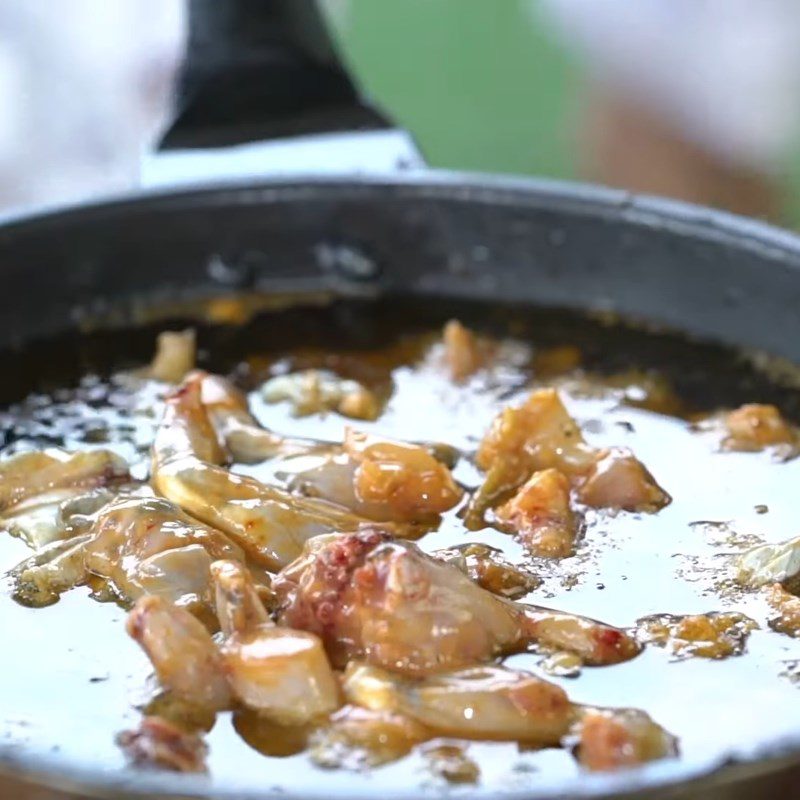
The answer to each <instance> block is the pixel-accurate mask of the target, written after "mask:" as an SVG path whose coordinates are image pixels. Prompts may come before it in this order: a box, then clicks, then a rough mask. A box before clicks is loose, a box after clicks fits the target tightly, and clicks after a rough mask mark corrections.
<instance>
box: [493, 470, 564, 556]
mask: <svg viewBox="0 0 800 800" xmlns="http://www.w3.org/2000/svg"><path fill="white" fill-rule="evenodd" d="M569 498H570V488H569V481H568V480H567V478H566V476H565V475H564V474H563V473H561V472H559V471H558V470H557V469H553V468H550V469H545V470H540V471H538V472H534V473H533V475H532V476H531V477H530V478H529V479H528V481H527V482H526V483H524V484H523V485H522V486H521V487H520V488H519V490H518V491H517V493H516V494H515V495H514V496H513V497H512V498H511V499H510V500H509V501H508V502H506V503H504V504H503V505H502V506H500V507H499V508H498V509H496V511H495V515H496V517H497V519H498V521H499V522H500V523H502V525H503V526H504V527H505V528H507V529H508V530H510V531H511V532H513V533H514V534H516V538H517V539H518V540H519V541H520V542H521V543H522V545H523V546H524V547H525V549H526V550H527V551H528V552H529V553H530V554H531V555H534V556H540V557H542V558H565V557H566V556H570V555H572V554H573V553H574V552H575V540H576V538H577V535H578V517H577V515H576V514H575V513H574V512H573V511H572V509H571V508H570V502H569Z"/></svg>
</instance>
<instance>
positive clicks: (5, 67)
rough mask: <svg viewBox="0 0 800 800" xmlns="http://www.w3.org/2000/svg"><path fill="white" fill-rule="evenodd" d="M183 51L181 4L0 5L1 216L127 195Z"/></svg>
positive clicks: (89, 0)
mask: <svg viewBox="0 0 800 800" xmlns="http://www.w3.org/2000/svg"><path fill="white" fill-rule="evenodd" d="M221 1H222V2H224V0H221ZM184 48H185V11H184V2H183V0H0V208H2V209H9V208H13V209H14V210H19V209H25V208H30V207H33V206H42V205H57V204H61V203H65V202H71V201H75V200H79V199H82V198H85V197H88V196H91V195H95V194H105V193H110V192H115V191H120V190H124V189H126V188H128V187H130V186H132V185H135V184H136V183H137V181H138V170H139V157H140V154H141V151H142V149H143V148H145V147H148V146H150V145H151V143H152V142H153V141H154V139H155V138H156V137H157V135H158V133H159V131H160V130H161V128H162V127H163V126H164V125H165V124H166V123H167V121H168V119H169V113H170V111H169V109H170V106H171V101H172V93H173V89H174V83H175V81H174V78H175V74H176V71H177V68H178V66H179V64H180V60H181V58H182V55H183V52H184Z"/></svg>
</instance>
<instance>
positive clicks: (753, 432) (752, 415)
mask: <svg viewBox="0 0 800 800" xmlns="http://www.w3.org/2000/svg"><path fill="white" fill-rule="evenodd" d="M724 423H725V428H726V430H727V433H728V435H727V437H726V438H725V439H724V441H723V445H724V446H725V447H727V448H729V449H731V450H763V449H764V448H766V447H772V446H775V445H795V446H796V445H797V440H798V436H797V431H796V430H795V429H794V428H793V427H792V426H791V425H789V423H788V422H786V420H785V419H784V418H783V417H782V416H781V412H780V411H778V409H777V408H776V407H775V406H771V405H763V404H760V403H747V404H746V405H743V406H740V407H739V408H737V409H735V410H733V411H730V412H728V414H727V415H726V416H725V418H724Z"/></svg>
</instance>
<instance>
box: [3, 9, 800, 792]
mask: <svg viewBox="0 0 800 800" xmlns="http://www.w3.org/2000/svg"><path fill="white" fill-rule="evenodd" d="M200 5H201V4H198V6H200ZM202 5H207V7H206V8H205V9H204V10H205V13H213V5H215V4H212V3H209V4H202ZM216 5H217V6H222V5H223V4H219V3H217V4H216ZM224 5H225V7H226V10H225V12H224V14H225V15H226V20H227V21H225V23H224V25H223V24H222V22H220V28H219V30H223V31H226V32H227V33H228V34H229V35H230V37H231V38H230V39H229V40H225V37H223V39H222V40H221V41H222V45H220V46H221V47H222V48H223V49H226V48H227V53H228V55H230V53H231V52H234V53H239V55H241V52H242V51H240V50H237V48H236V47H232V45H231V42H232V41H235V39H236V37H237V36H238V35H240V33H241V30H242V27H241V26H242V22H241V18H238V19H237V18H236V16H235V15H233V16H230V17H227V15H228V14H232V13H233V12H232V11H231V8H232V7H233V6H235V5H237V4H234V3H232V2H231V1H230V0H228V2H226V3H225V4H224ZM252 5H253V4H251V3H242V4H241V6H242V7H243V9H244V10H245V11H248V10H249V11H253V8H252ZM265 5H267V6H269V7H270V8H271V9H272V10H273V11H274V13H276V14H278V17H276V19H280V20H286V19H287V17H286V16H285V13H284V12H286V10H287V9H286V7H283V8H281V7H280V4H275V5H274V6H273V5H270V4H265ZM300 5H303V4H297V3H292V4H291V6H292V10H291V14H292V19H293V20H296V16H295V15H296V14H297V13H298V9H299V6H300ZM257 10H258V9H257ZM261 10H263V9H261ZM305 10H306V11H308V9H307V8H306V9H305ZM312 19H313V18H312ZM195 24H196V27H195V38H196V40H197V37H200V40H201V42H200V44H202V39H203V36H201V33H202V32H203V31H205V33H206V34H207V33H208V31H209V30H212V29H214V25H210V24H209V18H208V17H205V18H200V17H196V18H195ZM280 24H283V23H280ZM286 24H287V28H286V30H287V31H289V34H291V35H290V38H289V41H291V42H293V43H292V44H291V46H289V45H287V44H286V41H287V39H286V36H283V37H282V38H281V39H280V42H279V47H278V50H280V52H279V54H278V55H276V56H274V57H271V60H270V64H272V66H273V67H274V66H275V64H278V66H279V67H280V68H281V69H285V70H288V72H289V73H291V74H299V73H297V72H296V71H297V70H300V69H301V67H300V66H298V63H300V62H302V63H301V66H302V70H306V69H308V70H311V71H312V72H313V70H314V69H316V68H318V67H319V68H320V69H322V70H323V72H324V74H325V76H326V77H325V78H324V80H323V84H324V85H325V86H327V88H328V89H329V90H330V91H320V90H319V86H320V84H319V83H317V82H315V80H314V79H313V77H310V73H309V72H305V73H304V74H305V75H306V77H305V78H303V80H302V81H301V85H303V86H306V89H304V90H303V91H305V92H306V94H305V95H304V97H305V99H304V103H303V105H302V108H300V110H301V111H302V114H301V117H302V122H301V125H300V127H301V130H302V131H303V132H304V133H309V132H311V131H319V130H320V125H321V124H322V123H323V122H324V128H325V129H330V128H331V127H333V128H336V127H340V124H341V121H342V119H347V120H348V121H349V122H348V124H351V125H352V124H355V125H369V126H375V125H381V124H383V122H382V118H381V117H380V115H378V114H376V113H374V112H372V111H371V110H370V109H369V108H367V107H366V106H365V105H364V104H363V103H362V101H360V100H359V98H358V97H357V95H356V94H355V92H354V91H353V89H352V85H351V84H350V83H349V81H348V80H347V78H346V75H345V74H344V73H343V71H342V70H341V68H340V67H338V66H337V64H336V62H335V61H332V60H331V59H332V51H331V50H330V48H329V47H328V46H327V45H326V43H325V40H324V37H323V38H322V39H320V38H319V36H320V29H319V28H318V27H315V30H316V34H315V36H316V38H315V39H314V41H315V44H308V43H306V44H303V45H302V46H301V44H299V43H298V42H299V41H300V40H298V38H297V36H295V35H294V34H293V33H292V31H294V30H295V28H294V27H292V25H294V23H292V24H291V25H290V24H289V23H286ZM275 25H278V23H277V22H275V23H274V25H273V26H272V27H270V28H269V30H270V31H273V32H274V31H275V30H276V28H275ZM301 29H302V30H307V28H305V27H303V26H301ZM244 30H246V31H248V32H249V33H248V35H250V34H252V32H253V30H254V29H253V28H251V27H250V26H249V25H244ZM237 31H238V32H239V33H237ZM203 35H205V34H203ZM291 36H295V38H294V39H291ZM301 38H302V37H301ZM211 40H214V37H213V36H212V37H211ZM195 43H196V44H197V41H196V42H195ZM204 46H208V42H206V45H204ZM287 48H288V49H287ZM261 50H262V48H261V45H260V44H259V46H257V47H255V48H254V50H253V51H247V52H248V53H249V55H248V56H247V58H244V59H243V61H244V62H245V63H244V64H241V63H240V64H239V65H238V66H237V68H236V69H237V70H238V71H236V72H234V73H230V74H229V78H230V80H231V81H232V83H230V82H227V81H228V79H226V78H224V77H222V78H221V77H219V75H224V72H225V70H224V69H222V66H224V65H225V64H228V63H229V61H228V60H227V58H223V57H220V62H219V64H217V67H218V68H219V69H222V71H221V72H220V71H219V69H218V70H217V71H214V72H211V73H208V74H205V75H203V74H198V73H197V72H196V71H194V70H195V67H196V64H197V62H195V61H192V60H191V59H190V62H189V63H190V68H189V71H188V73H187V84H188V85H189V86H190V87H193V91H198V92H199V94H198V95H197V97H198V98H202V97H204V95H203V93H202V92H201V91H200V89H201V88H202V86H203V85H204V82H206V81H211V82H212V84H214V86H216V87H217V88H216V89H215V90H214V91H220V89H219V87H220V86H221V87H223V88H222V90H221V91H222V95H223V96H224V95H226V93H227V92H229V91H230V87H231V86H236V85H242V83H243V82H244V84H247V82H248V81H249V80H251V78H252V74H251V73H249V72H248V70H249V69H250V68H251V67H252V66H253V64H252V62H253V60H254V59H255V61H258V58H259V57H260V56H258V53H259V52H261ZM273 52H274V51H273ZM254 53H255V55H254ZM298 53H299V54H300V56H298ZM298 57H299V58H300V62H298V60H297V58H298ZM212 62H213V59H210V60H209V61H208V62H206V63H207V64H208V63H212ZM193 65H194V66H193ZM248 65H249V66H248ZM320 65H322V66H321V67H320ZM302 70H301V71H302ZM201 72H202V70H201ZM231 74H233V75H234V77H233V78H231V77H230V75H231ZM287 74H288V73H287ZM209 76H210V77H209ZM215 76H216V77H215ZM303 81H305V83H303ZM326 81H327V83H325V82H326ZM226 87H227V88H226ZM212 88H213V87H212ZM244 95H247V92H246V91H243V96H244ZM218 96H219V95H218ZM205 98H206V99H196V100H195V101H194V104H192V103H189V105H187V106H186V108H185V110H184V112H183V116H182V117H181V120H183V122H184V123H186V125H187V127H186V129H185V130H183V131H182V128H181V120H179V123H178V124H176V126H175V128H174V129H173V130H172V131H171V132H170V133H169V135H168V136H167V143H168V144H170V143H171V144H174V145H175V146H181V147H186V146H190V145H194V144H199V145H202V146H207V145H208V144H209V143H210V142H211V141H213V138H214V136H216V135H218V134H219V130H218V128H219V127H220V125H221V124H222V123H224V122H226V114H227V113H228V112H226V114H220V113H218V112H219V107H218V106H217V105H216V104H215V101H214V100H213V99H212V100H209V99H208V96H207V95H206V96H205ZM229 99H230V98H229ZM240 99H241V98H240ZM251 100H253V98H250V99H249V100H247V99H245V100H242V103H241V105H239V104H238V101H237V102H236V103H234V104H233V105H232V106H231V107H230V110H229V117H230V119H229V120H228V121H236V122H237V123H239V122H241V125H240V126H239V127H238V129H237V130H228V133H227V134H226V136H225V137H223V139H222V140H223V141H227V142H235V141H244V140H247V139H249V138H250V137H251V136H252V135H253V134H254V132H257V134H258V135H260V136H263V135H273V134H284V133H288V132H289V131H290V130H291V124H290V120H291V118H292V116H293V114H294V113H295V112H296V111H297V110H298V109H297V107H295V106H294V105H293V102H294V101H293V100H292V95H291V93H288V94H287V93H285V92H284V93H283V94H281V93H280V92H278V93H277V94H275V93H270V92H269V91H266V93H265V92H264V91H259V92H256V96H255V102H256V104H257V105H258V106H259V108H261V109H262V110H263V109H264V108H266V107H269V104H270V102H272V101H274V102H275V103H276V104H277V105H276V106H274V107H273V111H274V114H272V115H269V114H265V115H263V116H262V117H260V118H258V119H256V120H255V121H254V122H253V121H252V120H250V121H247V120H245V118H244V116H243V115H245V111H246V109H247V107H248V104H249V103H250V101H251ZM204 104H205V105H204ZM314 104H316V106H315V108H316V110H314V108H312V106H314ZM204 108H205V109H206V110H205V111H204V110H203V109H204ZM209 109H210V110H209ZM337 109H338V110H337ZM312 112H313V113H312ZM339 112H341V114H340V113H339ZM333 119H335V120H336V122H335V123H333V122H331V120H333ZM265 126H266V127H265ZM0 265H2V272H1V273H0V275H1V276H2V287H3V291H2V293H0V349H2V350H3V351H4V352H5V353H6V354H7V356H8V357H9V358H12V357H13V358H14V359H15V360H14V364H15V365H16V367H15V368H16V369H17V370H18V373H19V374H17V375H15V376H14V377H13V379H9V381H8V385H12V384H13V385H17V384H21V383H24V382H35V381H36V380H37V379H39V378H41V377H42V375H41V371H42V370H45V371H52V374H53V375H56V374H58V371H59V369H60V368H61V367H62V366H63V365H61V364H59V363H55V362H53V363H49V364H48V363H46V359H45V360H44V361H42V360H41V359H40V360H37V361H35V362H34V361H32V360H29V359H27V358H26V357H25V354H26V353H28V352H32V351H33V350H34V349H35V348H36V347H40V346H41V343H42V342H47V341H58V340H60V341H65V340H70V338H71V337H72V338H74V337H75V336H76V335H77V334H76V331H78V330H81V329H84V330H85V329H86V328H87V327H91V328H92V329H93V330H95V332H97V331H98V330H99V331H100V332H101V333H100V334H99V335H102V331H103V330H105V329H107V328H111V327H114V326H120V325H128V324H130V323H131V322H135V321H136V320H141V319H152V316H150V311H151V310H152V309H153V308H155V307H157V306H163V305H164V304H165V303H166V304H169V303H175V302H178V301H180V302H181V303H183V301H186V300H187V299H202V298H204V297H212V296H219V295H220V294H235V293H242V292H258V293H261V294H264V295H268V296H269V295H287V294H290V295H293V296H295V297H296V298H297V299H298V300H299V301H300V302H302V301H304V300H306V299H310V298H315V299H318V298H319V297H320V296H327V297H349V298H359V299H360V300H362V301H370V300H371V299H375V300H378V299H381V300H382V301H383V302H386V300H387V298H388V299H391V298H393V297H398V298H400V297H402V298H404V302H408V301H409V299H410V300H411V301H412V302H413V300H414V298H419V299H420V301H422V300H423V299H424V300H430V299H431V298H441V299H442V301H443V302H444V301H446V300H452V299H463V300H477V301H481V302H486V303H492V304H500V303H504V302H513V303H516V304H523V305H526V304H527V305H530V306H531V307H554V308H567V309H573V310H578V311H581V312H586V311H601V312H615V313H618V314H619V315H621V316H623V317H625V318H629V319H633V320H637V321H641V322H646V323H648V324H650V325H657V326H663V327H666V328H668V329H671V330H675V331H679V332H682V333H684V334H686V335H689V336H692V337H699V338H702V339H707V340H711V341H714V342H719V343H723V344H726V345H733V346H742V347H747V348H758V349H763V350H766V351H768V352H770V353H772V354H774V355H776V356H780V357H783V358H785V359H788V360H790V361H793V362H795V363H800V314H798V308H800V240H798V239H797V238H796V237H795V236H793V235H791V234H789V233H784V232H781V231H778V230H775V229H772V228H769V227H767V226H765V225H762V224H760V223H757V222H753V221H749V220H744V219H739V218H735V217H731V216H728V215H725V214H720V213H717V212H714V211H710V210H706V209H701V208H695V207H689V206H685V205H682V204H678V203H672V202H667V201H660V200H653V199H640V198H634V197H631V196H629V195H627V194H624V193H621V192H616V191H610V190H605V189H598V188H590V187H584V186H575V185H564V184H556V183H550V182H544V181H536V180H520V179H509V178H488V177H482V176H474V175H460V174H450V173H435V172H408V173H405V174H399V173H398V174H394V175H391V176H379V175H370V176H365V175H359V176H357V177H338V178H332V177H327V178H325V179H313V178H303V179H298V180H292V181H286V180H281V181H273V182H259V183H256V184H245V185H231V184H226V185H223V186H206V187H198V188H195V189H191V190H183V191H178V192H163V193H151V194H141V195H137V196H132V197H129V198H125V199H121V200H115V201H111V202H106V203H101V204H96V205H89V206H84V207H80V208H74V209H69V210H66V211H61V212H58V213H51V214H47V215H44V216H38V217H29V218H25V219H20V220H14V221H8V222H6V224H4V225H3V226H2V227H0ZM182 307H183V306H182ZM96 335H97V334H96ZM37 343H38V344H37ZM15 354H16V355H15ZM8 363H10V362H8ZM8 385H7V386H6V391H5V394H6V395H8V394H13V391H9V386H8ZM4 613H5V612H4ZM5 627H6V628H8V630H6V631H5V632H4V639H3V641H4V647H5V648H14V647H15V633H14V629H13V627H9V623H8V622H6V623H5ZM57 670H58V667H57V658H56V656H55V655H54V666H53V671H54V675H55V674H57ZM4 680H6V681H8V680H11V681H12V682H13V681H18V682H19V684H20V687H24V686H25V682H24V676H23V675H21V674H18V675H11V676H8V675H7V676H5V677H4ZM20 691H27V689H24V688H21V689H20ZM67 691H68V690H67V689H65V693H66V692H67ZM64 703H68V698H67V697H65V698H64ZM74 714H75V716H74V719H75V736H81V735H82V726H85V725H88V724H91V723H90V721H88V720H90V719H91V717H87V716H86V715H85V714H84V711H83V710H82V709H80V708H76V709H75V712H74ZM11 724H13V722H12V721H9V720H5V719H4V721H3V722H2V723H0V765H2V768H3V771H4V772H5V773H6V774H7V775H8V778H9V781H10V783H9V784H8V787H9V792H12V794H9V795H8V796H15V797H17V796H19V797H22V796H23V795H22V794H21V792H22V791H23V789H22V788H21V787H22V786H23V783H25V784H27V783H28V782H30V784H31V785H36V786H38V787H40V789H39V790H38V791H41V792H42V793H43V794H42V796H48V797H49V796H53V797H57V796H64V795H63V793H64V792H74V793H75V794H76V795H80V796H87V797H88V796H96V797H105V798H123V797H128V796H131V797H134V796H135V797H140V796H143V795H147V796H169V797H204V798H205V797H208V798H220V800H221V799H222V798H233V797H236V798H242V800H244V798H250V797H252V798H253V799H254V800H255V798H259V799H263V800H267V798H297V800H301V798H302V800H317V798H323V797H324V798H326V800H327V799H328V798H334V797H342V798H344V797H348V798H353V797H355V796H356V795H354V794H351V793H344V794H342V793H341V792H340V791H339V790H336V789H331V788H329V787H326V786H325V785H324V784H323V785H321V786H320V788H319V789H318V790H315V791H312V792H310V793H308V792H307V793H305V794H302V795H298V794H296V793H295V792H293V790H292V788H291V786H290V785H289V786H280V787H277V788H273V787H269V786H264V787H261V788H257V789H256V788H252V787H251V788H250V789H248V790H246V791H245V790H242V789H232V788H231V787H226V786H222V785H218V784H215V783H213V781H212V782H208V781H207V780H206V779H200V778H192V777H186V776H172V775H157V774H147V773H136V772H130V771H125V770H119V769H112V770H109V769H107V768H106V767H104V766H103V765H102V764H97V765H93V764H92V763H91V759H89V760H87V761H86V762H84V763H80V764H76V763H68V762H65V761H64V760H63V759H61V758H59V755H58V753H54V752H51V751H50V750H44V749H41V748H39V747H38V746H37V741H36V740H35V739H32V740H30V741H28V742H26V743H25V744H24V746H20V745H19V744H16V745H15V746H13V747H11V746H5V745H4V744H3V741H4V739H3V727H7V726H8V725H11ZM798 752H800V729H798V736H797V738H796V739H793V740H791V741H780V742H772V743H770V744H769V745H768V746H766V745H765V746H764V747H762V748H760V749H758V750H757V751H755V752H754V753H753V754H752V757H751V758H749V759H747V760H746V761H743V762H741V763H730V764H719V763H717V764H706V765H704V766H703V767H702V768H698V767H691V768H689V767H687V766H686V765H684V764H682V762H680V761H676V762H671V763H668V764H666V763H665V764H663V765H658V766H657V767H656V768H655V769H652V770H645V771H641V772H634V773H630V774H619V775H613V776H594V777H586V778H583V779H581V780H580V781H578V782H572V783H570V784H569V785H564V786H552V785H547V784H546V782H544V781H543V782H542V784H541V786H538V787H534V788H532V789H526V790H525V791H522V792H521V791H519V790H514V789H509V791H508V792H507V793H505V794H504V795H503V796H505V797H508V798H512V797H513V798H519V800H522V798H534V797H537V798H539V797H541V798H544V797H548V798H555V797H595V796H609V795H614V796H622V795H629V794H633V795H637V796H648V797H653V798H656V797H685V798H689V797H692V798H694V797H698V798H699V797H703V798H708V797H719V798H737V799H738V798H750V797H768V796H773V795H776V794H777V793H778V792H783V793H785V794H786V795H787V796H790V795H791V790H790V789H789V788H788V787H791V786H794V785H796V780H797V778H798V775H799V774H800V772H798V767H797V766H796V765H797V763H798V762H797V757H796V754H797V753H798ZM14 781H22V782H23V783H16V782H14ZM375 792H376V793H377V794H379V795H381V796H384V797H386V798H390V797H391V798H394V797H398V798H399V797H401V796H403V797H406V796H408V795H407V794H406V795H401V794H398V793H397V792H396V791H394V790H393V789H392V787H385V786H382V787H377V786H376V789H375ZM38 796H39V795H37V797H38ZM358 796H359V797H362V796H363V797H367V796H370V797H371V796H374V795H373V794H364V793H363V792H361V793H359V794H358ZM458 796H463V797H475V798H480V797H488V795H487V794H486V793H482V792H481V790H480V788H474V789H465V790H463V791H462V792H459V793H458Z"/></svg>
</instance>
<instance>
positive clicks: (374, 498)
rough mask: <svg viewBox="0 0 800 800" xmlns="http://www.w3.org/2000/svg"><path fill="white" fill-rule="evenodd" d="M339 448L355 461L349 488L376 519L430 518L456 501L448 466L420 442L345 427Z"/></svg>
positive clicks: (458, 493) (457, 492) (457, 493)
mask: <svg viewBox="0 0 800 800" xmlns="http://www.w3.org/2000/svg"><path fill="white" fill-rule="evenodd" d="M344 451H345V453H346V454H347V455H348V456H349V457H350V458H351V459H352V461H353V462H354V463H355V464H357V467H356V470H355V474H354V476H353V488H354V492H355V496H356V499H357V501H358V503H359V504H360V506H359V507H360V508H362V509H363V513H365V514H366V515H367V516H371V517H372V518H374V519H375V518H377V519H378V521H383V520H388V521H394V522H416V521H421V520H425V519H430V518H431V517H435V516H437V515H438V514H441V513H443V512H445V511H448V510H449V509H451V508H452V507H453V506H455V505H456V503H458V501H459V500H460V499H461V495H462V492H461V489H460V488H459V487H458V486H457V485H456V483H455V481H454V480H453V476H452V475H451V474H450V470H449V469H448V468H447V467H446V466H445V465H444V464H443V463H442V462H441V461H437V460H436V458H434V457H433V456H432V455H431V454H430V452H429V451H428V450H427V449H426V448H424V447H421V446H420V445H415V444H405V443H402V442H392V441H387V440H385V439H380V438H378V437H376V436H370V435H368V434H364V433H357V432H356V431H353V430H348V431H347V432H346V434H345V441H344Z"/></svg>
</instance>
